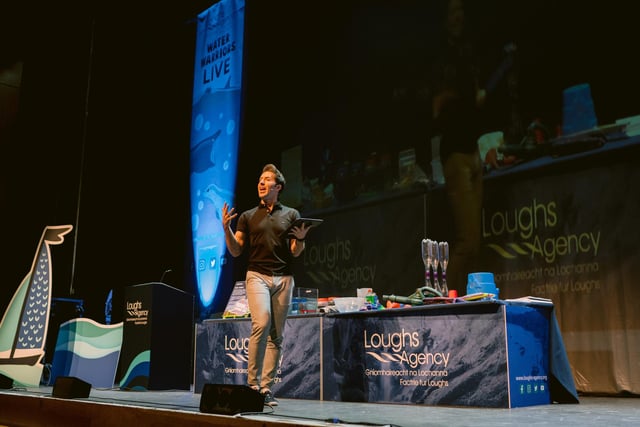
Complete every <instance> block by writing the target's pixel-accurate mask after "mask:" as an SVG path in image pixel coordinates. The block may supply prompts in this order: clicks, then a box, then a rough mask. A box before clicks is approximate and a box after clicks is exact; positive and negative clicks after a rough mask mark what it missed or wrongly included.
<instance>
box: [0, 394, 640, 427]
mask: <svg viewBox="0 0 640 427" xmlns="http://www.w3.org/2000/svg"><path fill="white" fill-rule="evenodd" d="M52 391H53V390H52V388H51V387H39V388H30V389H11V390H0V425H1V426H11V427H19V426H48V427H50V426H116V425H117V426H120V425H133V424H134V423H135V425H136V427H140V426H169V425H171V426H201V425H202V426H204V425H207V426H213V425H216V426H264V427H267V426H291V425H295V426H328V425H343V426H401V427H414V426H415V427H417V426H420V427H423V426H447V427H455V426H474V427H484V426H487V427H488V426H491V427H495V426H511V425H519V426H523V425H526V426H533V425H535V426H558V425H562V426H581V427H589V426H614V425H615V426H638V425H640V399H639V398H638V397H595V396H581V398H580V403H579V404H550V405H542V406H529V407H523V408H514V409H493V408H477V407H448V406H424V405H400V404H376V403H349V402H329V401H311V400H298V399H279V401H280V405H279V406H277V407H275V408H273V409H272V408H269V407H265V408H264V411H263V412H258V413H242V414H237V415H235V416H232V415H222V414H205V413H201V412H200V409H199V405H200V398H201V395H200V394H194V393H192V392H189V391H160V392H156V391H144V392H131V391H121V390H96V389H92V390H91V392H90V395H89V397H88V398H76V399H58V398H54V397H52V396H51V393H52Z"/></svg>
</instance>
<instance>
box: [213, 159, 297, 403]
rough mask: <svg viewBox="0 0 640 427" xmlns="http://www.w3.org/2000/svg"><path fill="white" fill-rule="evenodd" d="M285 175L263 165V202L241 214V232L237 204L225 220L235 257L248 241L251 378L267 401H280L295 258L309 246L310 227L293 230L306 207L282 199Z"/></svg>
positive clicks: (226, 209) (226, 211)
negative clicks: (277, 386) (276, 390)
mask: <svg viewBox="0 0 640 427" xmlns="http://www.w3.org/2000/svg"><path fill="white" fill-rule="evenodd" d="M284 186H285V178H284V176H283V175H282V173H281V172H280V171H279V170H278V169H277V168H276V167H275V166H274V165H273V164H267V165H265V166H264V168H263V169H262V174H261V175H260V178H259V180H258V197H259V199H260V202H259V204H258V206H256V207H254V208H252V209H249V210H247V211H244V212H242V213H241V214H240V216H239V217H238V223H237V226H236V231H235V233H234V232H233V231H232V230H231V221H232V220H233V219H234V218H235V217H236V216H238V213H237V212H235V208H233V207H229V206H228V205H227V204H226V203H224V205H223V206H222V225H223V227H224V236H225V241H226V243H227V248H228V250H229V252H230V253H231V255H233V256H234V257H237V256H239V255H240V254H241V253H242V251H243V250H244V248H245V246H248V250H249V259H248V265H247V272H246V289H247V300H248V303H249V311H250V312H251V335H250V336H249V351H248V356H249V361H248V371H247V383H248V385H249V386H250V387H251V388H253V389H254V390H257V391H259V392H260V393H262V394H263V396H264V399H265V404H267V405H269V406H277V405H278V401H277V400H276V398H275V397H274V396H273V393H272V391H271V387H272V386H273V384H274V380H275V376H276V373H277V371H278V368H279V363H280V355H281V353H282V341H283V333H284V327H285V320H286V318H287V315H288V313H289V306H290V305H291V298H292V295H293V288H294V286H295V284H294V278H293V274H292V269H291V267H292V265H291V264H292V262H293V259H294V258H296V257H298V256H299V255H300V254H301V253H302V251H303V250H304V245H305V243H304V240H305V237H306V235H307V232H308V231H309V228H308V227H307V226H305V225H304V224H302V225H301V226H300V227H293V228H292V230H291V234H287V230H288V229H289V227H290V226H291V224H292V223H293V222H294V221H295V220H296V219H298V218H300V213H299V212H298V211H297V210H296V209H294V208H291V207H287V206H285V205H283V204H282V203H280V201H279V200H278V197H279V195H280V192H281V191H282V190H283V189H284Z"/></svg>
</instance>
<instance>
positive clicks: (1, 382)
mask: <svg viewBox="0 0 640 427" xmlns="http://www.w3.org/2000/svg"><path fill="white" fill-rule="evenodd" d="M10 388H13V379H12V378H9V377H7V376H6V375H2V374H0V389H3V390H8V389H10Z"/></svg>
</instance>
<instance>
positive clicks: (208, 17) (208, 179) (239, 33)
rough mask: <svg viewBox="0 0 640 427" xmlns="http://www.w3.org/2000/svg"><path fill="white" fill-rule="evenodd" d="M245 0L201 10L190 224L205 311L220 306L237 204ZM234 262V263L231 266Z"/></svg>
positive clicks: (194, 95)
mask: <svg viewBox="0 0 640 427" xmlns="http://www.w3.org/2000/svg"><path fill="white" fill-rule="evenodd" d="M244 15H245V2H244V0H221V1H220V2H218V3H216V4H214V5H212V6H211V7H210V8H209V9H207V10H205V11H203V12H201V13H200V14H199V15H198V25H197V35H196V53H195V67H194V84H193V106H192V118H191V141H190V156H191V159H190V161H191V166H190V168H191V228H192V236H193V251H194V260H195V268H196V281H197V286H198V297H199V304H200V306H201V307H200V309H201V312H204V313H208V312H211V310H215V308H216V305H218V304H219V302H218V301H217V300H216V298H218V296H219V294H220V287H219V285H220V284H221V283H220V280H221V277H222V273H223V270H224V269H225V262H224V260H225V255H226V246H225V241H224V233H223V229H222V223H221V218H220V215H221V213H220V211H221V208H222V205H223V203H224V202H226V203H227V204H229V205H230V206H234V191H235V185H236V171H237V161H238V145H239V143H240V135H239V133H240V117H241V94H242V50H243V45H244ZM227 267H231V266H227Z"/></svg>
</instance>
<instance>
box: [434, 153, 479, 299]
mask: <svg viewBox="0 0 640 427" xmlns="http://www.w3.org/2000/svg"><path fill="white" fill-rule="evenodd" d="M443 166H444V176H445V189H446V193H447V200H448V201H449V206H450V207H451V214H452V215H453V221H454V228H455V238H454V241H453V242H451V245H450V247H451V253H450V257H449V265H448V266H447V285H448V287H449V289H456V290H457V291H458V293H459V294H460V295H464V294H465V293H466V286H467V276H468V274H469V273H473V272H474V271H477V258H478V254H479V252H480V238H481V227H482V224H481V215H482V160H481V159H480V154H479V152H478V151H476V152H475V153H472V154H465V153H453V154H451V155H450V156H449V158H448V159H447V160H446V162H445V164H444V165H443Z"/></svg>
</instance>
